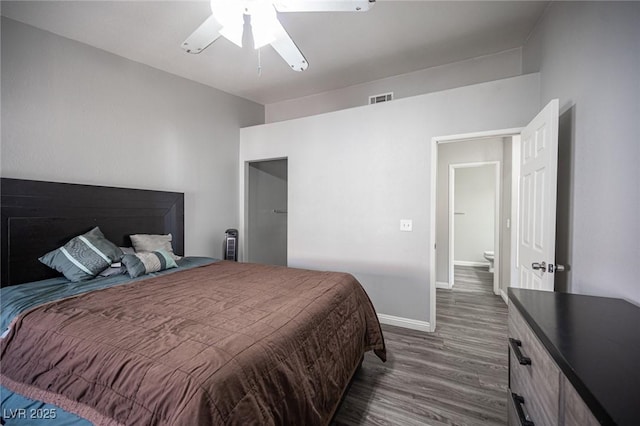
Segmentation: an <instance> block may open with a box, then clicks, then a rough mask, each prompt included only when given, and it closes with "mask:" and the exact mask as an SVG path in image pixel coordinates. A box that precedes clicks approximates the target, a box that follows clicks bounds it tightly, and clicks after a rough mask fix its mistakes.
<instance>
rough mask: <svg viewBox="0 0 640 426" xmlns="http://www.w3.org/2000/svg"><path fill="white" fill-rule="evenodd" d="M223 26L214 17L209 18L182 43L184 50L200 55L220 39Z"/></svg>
mask: <svg viewBox="0 0 640 426" xmlns="http://www.w3.org/2000/svg"><path fill="white" fill-rule="evenodd" d="M221 28H222V25H220V23H219V22H218V21H217V20H216V19H215V18H214V17H213V15H211V16H209V17H208V18H207V20H206V21H204V22H203V23H202V24H200V26H199V27H198V28H197V29H196V30H195V31H194V32H193V34H191V35H190V36H189V37H187V39H186V40H185V41H184V42H183V43H182V48H183V49H184V50H185V51H186V52H187V53H200V52H202V51H203V50H204V49H206V48H207V46H209V45H210V44H211V43H213V42H214V41H216V40H217V39H218V37H220V29H221Z"/></svg>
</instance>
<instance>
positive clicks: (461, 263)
mask: <svg viewBox="0 0 640 426" xmlns="http://www.w3.org/2000/svg"><path fill="white" fill-rule="evenodd" d="M453 265H454V266H481V267H485V268H488V267H489V262H471V261H467V260H454V261H453Z"/></svg>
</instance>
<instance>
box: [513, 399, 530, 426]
mask: <svg viewBox="0 0 640 426" xmlns="http://www.w3.org/2000/svg"><path fill="white" fill-rule="evenodd" d="M511 398H512V399H513V404H514V405H515V406H516V412H517V413H518V419H520V424H521V425H522V426H534V423H533V422H532V421H531V420H528V419H527V416H525V414H524V408H522V406H523V405H524V398H523V397H521V396H520V395H518V394H517V393H513V392H511Z"/></svg>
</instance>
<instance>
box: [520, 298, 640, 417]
mask: <svg viewBox="0 0 640 426" xmlns="http://www.w3.org/2000/svg"><path fill="white" fill-rule="evenodd" d="M509 300H510V302H511V303H513V304H514V305H515V306H516V307H517V308H518V310H519V311H520V313H522V316H523V317H524V319H525V320H526V321H527V322H528V323H529V326H530V327H531V329H532V330H533V331H534V333H535V334H536V335H537V336H538V338H539V339H540V341H541V342H542V344H543V345H544V346H545V348H546V349H547V350H548V351H549V353H550V354H551V356H552V357H553V359H554V360H555V362H556V363H557V364H558V366H559V367H560V369H561V370H562V372H563V373H564V375H565V376H566V377H567V379H569V381H570V382H571V383H572V384H573V386H574V387H575V389H576V390H577V391H578V394H579V395H580V396H581V397H582V399H583V400H584V402H585V403H586V404H587V406H589V408H590V409H591V411H592V413H593V414H594V416H595V417H596V418H597V419H598V420H599V421H600V423H602V424H605V425H609V424H617V425H638V424H640V308H639V307H637V306H635V305H633V304H631V303H629V302H626V301H624V300H622V299H611V298H605V297H596V296H584V295H577V294H568V293H553V292H546V291H536V290H524V289H515V288H510V289H509Z"/></svg>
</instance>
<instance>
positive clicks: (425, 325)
mask: <svg viewBox="0 0 640 426" xmlns="http://www.w3.org/2000/svg"><path fill="white" fill-rule="evenodd" d="M378 320H380V322H381V323H382V324H387V325H395V326H397V327H404V328H410V329H412V330H418V331H427V332H431V331H432V330H431V324H429V322H427V321H420V320H414V319H411V318H402V317H394V316H393V315H386V314H378Z"/></svg>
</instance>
